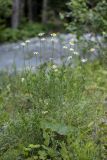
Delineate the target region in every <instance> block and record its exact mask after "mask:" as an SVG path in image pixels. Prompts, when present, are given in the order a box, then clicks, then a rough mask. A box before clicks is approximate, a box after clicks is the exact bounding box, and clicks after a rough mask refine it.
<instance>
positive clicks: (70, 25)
mask: <svg viewBox="0 0 107 160" xmlns="http://www.w3.org/2000/svg"><path fill="white" fill-rule="evenodd" d="M64 17H65V18H64ZM65 24H66V27H67V30H68V31H70V32H73V33H75V32H76V33H78V34H82V33H84V32H85V33H87V32H88V33H90V32H92V33H95V34H96V33H102V32H106V31H107V2H106V0H93V1H92V0H54V1H53V0H0V42H4V41H17V40H18V39H26V38H27V37H33V36H36V35H37V34H38V33H39V32H43V31H44V32H47V31H48V32H52V31H53V32H57V31H58V32H61V31H65V30H63V29H64V26H65Z"/></svg>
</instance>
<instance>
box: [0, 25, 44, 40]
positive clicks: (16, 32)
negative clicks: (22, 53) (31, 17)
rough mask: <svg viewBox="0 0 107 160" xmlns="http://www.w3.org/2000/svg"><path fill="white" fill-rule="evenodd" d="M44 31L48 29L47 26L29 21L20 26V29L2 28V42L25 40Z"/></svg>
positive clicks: (0, 33)
mask: <svg viewBox="0 0 107 160" xmlns="http://www.w3.org/2000/svg"><path fill="white" fill-rule="evenodd" d="M43 31H44V32H45V31H46V27H45V26H43V25H42V24H38V23H27V24H24V25H23V26H20V28H19V29H11V28H1V29H0V42H4V41H8V42H12V41H18V40H25V39H27V38H31V37H35V36H37V35H38V33H40V32H43Z"/></svg>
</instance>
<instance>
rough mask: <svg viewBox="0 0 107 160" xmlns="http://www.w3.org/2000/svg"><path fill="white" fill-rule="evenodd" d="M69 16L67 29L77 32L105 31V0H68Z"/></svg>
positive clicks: (106, 23) (106, 28)
mask: <svg viewBox="0 0 107 160" xmlns="http://www.w3.org/2000/svg"><path fill="white" fill-rule="evenodd" d="M67 6H68V9H69V11H68V12H67V13H66V17H69V23H68V25H67V29H68V30H69V31H71V32H76V33H78V34H82V33H84V32H85V33H87V32H88V33H94V34H98V33H103V32H106V31H107V1H106V0H93V1H92V0H70V2H68V3H67Z"/></svg>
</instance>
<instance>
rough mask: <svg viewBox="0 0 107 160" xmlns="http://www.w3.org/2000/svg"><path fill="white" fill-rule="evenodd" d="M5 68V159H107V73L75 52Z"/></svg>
mask: <svg viewBox="0 0 107 160" xmlns="http://www.w3.org/2000/svg"><path fill="white" fill-rule="evenodd" d="M73 56H74V59H75V62H77V63H78V65H76V66H75V67H74V66H72V58H69V59H67V62H68V60H69V63H66V64H65V63H63V65H57V64H55V63H54V61H50V62H47V63H45V64H43V65H41V66H39V67H38V68H37V69H36V71H32V70H31V68H30V69H25V70H24V71H21V72H17V73H16V74H15V75H14V74H10V73H8V72H1V73H0V74H1V79H0V159H1V160H25V159H27V160H47V159H48V160H50V159H51V160H106V155H107V154H106V153H107V148H106V146H107V144H106V143H107V139H106V138H107V136H106V132H107V122H106V121H107V120H106V116H107V112H106V93H107V71H106V70H105V69H104V68H103V67H102V66H101V65H100V63H99V61H97V60H96V61H94V62H93V63H92V62H90V61H87V60H86V59H84V60H85V61H84V60H83V59H82V61H81V57H79V56H78V55H77V54H74V55H73Z"/></svg>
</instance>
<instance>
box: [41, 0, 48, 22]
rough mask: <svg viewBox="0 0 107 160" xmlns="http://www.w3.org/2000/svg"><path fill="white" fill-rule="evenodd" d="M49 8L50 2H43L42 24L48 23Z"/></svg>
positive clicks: (46, 0)
mask: <svg viewBox="0 0 107 160" xmlns="http://www.w3.org/2000/svg"><path fill="white" fill-rule="evenodd" d="M47 7H48V0H43V6H42V23H43V24H46V23H47Z"/></svg>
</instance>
